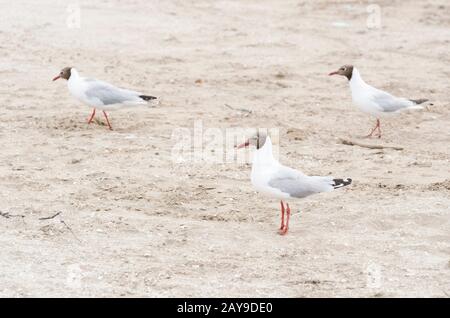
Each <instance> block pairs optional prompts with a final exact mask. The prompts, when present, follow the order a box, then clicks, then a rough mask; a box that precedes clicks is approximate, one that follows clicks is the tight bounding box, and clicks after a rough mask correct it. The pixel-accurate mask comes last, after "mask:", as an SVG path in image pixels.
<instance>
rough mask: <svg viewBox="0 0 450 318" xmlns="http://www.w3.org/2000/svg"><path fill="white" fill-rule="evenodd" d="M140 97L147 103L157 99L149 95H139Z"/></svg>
mask: <svg viewBox="0 0 450 318" xmlns="http://www.w3.org/2000/svg"><path fill="white" fill-rule="evenodd" d="M139 97H140V98H142V99H143V100H145V101H149V100H152V99H156V97H155V96H148V95H139Z"/></svg>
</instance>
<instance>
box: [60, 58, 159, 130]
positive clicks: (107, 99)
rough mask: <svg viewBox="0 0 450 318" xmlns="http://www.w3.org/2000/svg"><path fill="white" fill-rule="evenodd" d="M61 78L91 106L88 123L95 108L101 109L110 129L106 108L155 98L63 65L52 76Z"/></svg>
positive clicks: (128, 105) (139, 102) (134, 103)
mask: <svg viewBox="0 0 450 318" xmlns="http://www.w3.org/2000/svg"><path fill="white" fill-rule="evenodd" d="M60 78H63V79H65V80H67V87H68V88H69V91H70V92H71V93H72V95H73V96H74V97H75V98H77V99H78V100H79V101H81V102H82V103H84V104H86V105H88V106H91V107H93V110H92V114H91V117H90V118H89V120H88V124H90V123H91V122H92V120H93V119H94V116H95V110H96V109H97V108H98V109H101V110H102V111H103V115H104V116H105V118H106V122H107V123H108V127H109V129H110V130H112V127H111V124H110V123H109V119H108V115H107V114H106V110H114V109H118V108H125V107H131V106H136V105H142V104H146V103H147V101H150V100H153V99H156V97H154V96H148V95H144V94H142V93H138V92H135V91H131V90H128V89H123V88H118V87H116V86H113V85H111V84H109V83H106V82H103V81H99V80H96V79H93V78H85V77H81V76H80V75H79V74H78V71H77V70H76V69H75V68H73V67H65V68H63V69H62V70H61V72H60V73H59V74H58V76H56V77H55V78H53V81H56V80H57V79H60Z"/></svg>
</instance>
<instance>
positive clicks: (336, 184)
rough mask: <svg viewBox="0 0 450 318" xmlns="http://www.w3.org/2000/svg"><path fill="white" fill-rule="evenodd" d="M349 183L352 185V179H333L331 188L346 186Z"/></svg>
mask: <svg viewBox="0 0 450 318" xmlns="http://www.w3.org/2000/svg"><path fill="white" fill-rule="evenodd" d="M351 183H352V179H350V178H347V179H333V187H334V188H335V189H337V188H342V187H345V186H348V185H349V184H351Z"/></svg>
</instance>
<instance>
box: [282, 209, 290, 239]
mask: <svg viewBox="0 0 450 318" xmlns="http://www.w3.org/2000/svg"><path fill="white" fill-rule="evenodd" d="M290 217H291V208H290V207H289V203H286V224H285V225H284V228H283V230H281V231H280V234H281V235H285V234H287V232H288V230H289V219H290Z"/></svg>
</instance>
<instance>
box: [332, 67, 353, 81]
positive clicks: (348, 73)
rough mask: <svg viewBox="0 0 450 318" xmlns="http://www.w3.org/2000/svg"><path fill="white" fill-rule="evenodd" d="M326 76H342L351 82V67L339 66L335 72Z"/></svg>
mask: <svg viewBox="0 0 450 318" xmlns="http://www.w3.org/2000/svg"><path fill="white" fill-rule="evenodd" d="M328 75H330V76H331V75H342V76H345V77H347V79H348V80H351V79H352V75H353V65H344V66H341V67H340V68H339V69H338V70H337V71H335V72H331V73H330V74H328Z"/></svg>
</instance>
